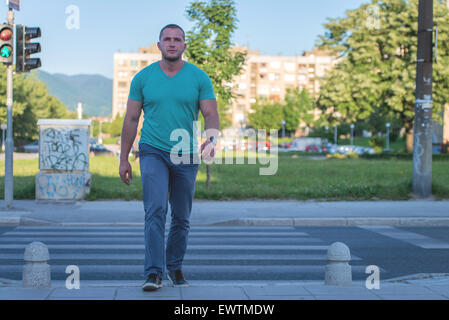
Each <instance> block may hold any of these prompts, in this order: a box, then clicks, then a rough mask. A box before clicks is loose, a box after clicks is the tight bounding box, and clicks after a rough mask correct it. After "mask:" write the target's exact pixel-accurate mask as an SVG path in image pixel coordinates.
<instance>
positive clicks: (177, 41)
mask: <svg viewBox="0 0 449 320" xmlns="http://www.w3.org/2000/svg"><path fill="white" fill-rule="evenodd" d="M157 46H158V48H159V50H161V53H162V57H163V58H164V59H166V60H168V61H177V60H179V59H181V57H182V53H183V52H184V50H185V49H186V45H185V43H184V38H183V33H182V31H181V30H179V29H178V28H167V29H165V30H164V31H163V32H162V37H161V39H160V42H158V43H157Z"/></svg>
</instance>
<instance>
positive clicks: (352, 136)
mask: <svg viewBox="0 0 449 320" xmlns="http://www.w3.org/2000/svg"><path fill="white" fill-rule="evenodd" d="M349 127H350V128H351V146H352V145H354V125H353V124H351V125H350V126H349Z"/></svg>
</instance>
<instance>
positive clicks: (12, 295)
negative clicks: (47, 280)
mask: <svg viewBox="0 0 449 320" xmlns="http://www.w3.org/2000/svg"><path fill="white" fill-rule="evenodd" d="M52 290H53V289H51V288H49V289H25V288H20V287H3V288H0V300H44V299H46V298H47V297H48V296H49V295H50V293H51V292H52Z"/></svg>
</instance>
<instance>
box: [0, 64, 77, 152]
mask: <svg viewBox="0 0 449 320" xmlns="http://www.w3.org/2000/svg"><path fill="white" fill-rule="evenodd" d="M13 98H14V102H13V112H12V113H13V134H14V144H15V145H20V144H23V143H26V142H29V141H31V140H36V139H38V133H39V132H38V126H37V121H38V120H39V119H48V118H56V119H62V118H75V117H76V116H75V113H73V112H68V111H67V108H66V106H65V105H64V104H63V103H62V102H61V101H60V100H59V99H58V98H56V97H54V96H52V95H50V94H49V93H48V90H47V87H46V85H45V84H44V83H43V82H41V81H39V80H38V79H37V78H36V76H35V72H33V73H30V74H16V75H14V77H13ZM0 121H1V122H2V123H6V67H5V66H3V65H0Z"/></svg>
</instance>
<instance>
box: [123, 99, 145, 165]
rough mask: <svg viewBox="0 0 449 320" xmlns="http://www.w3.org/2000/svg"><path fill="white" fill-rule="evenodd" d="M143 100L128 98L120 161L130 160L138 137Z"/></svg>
mask: <svg viewBox="0 0 449 320" xmlns="http://www.w3.org/2000/svg"><path fill="white" fill-rule="evenodd" d="M141 111H142V102H141V101H135V100H132V99H128V104H127V108H126V115H125V119H124V120H123V128H122V137H121V151H120V161H122V160H128V155H129V152H130V150H131V146H132V144H133V142H134V139H135V138H136V134H137V126H138V124H139V118H140V113H141Z"/></svg>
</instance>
